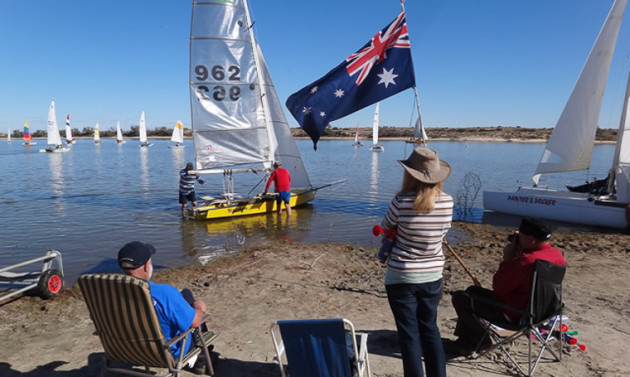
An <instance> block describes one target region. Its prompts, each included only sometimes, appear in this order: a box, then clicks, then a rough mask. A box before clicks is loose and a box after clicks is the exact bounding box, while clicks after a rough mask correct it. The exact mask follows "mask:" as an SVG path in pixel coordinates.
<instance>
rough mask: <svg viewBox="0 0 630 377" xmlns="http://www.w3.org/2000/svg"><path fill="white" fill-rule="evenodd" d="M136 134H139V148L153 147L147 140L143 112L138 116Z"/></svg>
mask: <svg viewBox="0 0 630 377" xmlns="http://www.w3.org/2000/svg"><path fill="white" fill-rule="evenodd" d="M138 132H139V134H140V147H150V146H152V145H153V144H152V143H149V140H148V139H147V120H146V117H145V114H144V111H143V112H142V114H140V127H139V128H138Z"/></svg>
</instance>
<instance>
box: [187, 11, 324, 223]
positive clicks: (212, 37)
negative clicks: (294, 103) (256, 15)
mask: <svg viewBox="0 0 630 377" xmlns="http://www.w3.org/2000/svg"><path fill="white" fill-rule="evenodd" d="M228 25H229V26H228ZM252 25H253V24H252V22H251V19H250V16H249V9H248V7H247V1H245V0H235V1H231V2H229V4H228V2H219V1H216V2H196V1H195V2H193V12H192V27H191V36H190V80H189V82H190V102H191V111H192V131H193V143H194V149H195V163H196V169H197V171H198V172H199V173H200V174H212V173H218V174H222V175H223V178H224V183H225V184H224V187H225V189H224V192H223V194H222V195H221V197H219V198H206V200H205V202H204V203H200V205H199V206H198V207H193V208H190V207H189V209H188V211H187V216H188V217H189V218H194V219H215V218H222V217H233V216H241V215H252V214H259V213H265V212H271V211H274V210H275V209H276V201H275V196H274V194H267V195H260V194H259V195H256V196H253V197H252V196H249V195H247V196H239V195H237V194H236V193H235V192H234V183H233V175H232V174H233V173H240V172H264V171H268V169H269V168H270V167H271V164H272V163H273V162H274V161H281V162H282V166H283V167H284V168H285V169H287V170H289V172H290V174H291V186H292V190H291V198H290V206H291V207H296V206H299V205H302V204H305V203H307V202H309V201H311V200H313V198H314V197H315V192H316V190H318V189H319V188H321V187H319V188H313V187H312V186H311V183H310V181H309V178H308V174H307V173H306V170H305V169H304V164H303V163H302V159H301V157H300V153H299V152H298V149H297V146H296V144H295V141H294V140H293V137H292V136H291V130H290V128H289V124H288V122H287V120H286V119H285V116H284V112H283V109H282V105H281V103H280V101H279V99H278V95H277V93H276V90H275V88H274V85H273V82H272V81H271V76H270V74H269V71H268V69H267V64H266V63H265V60H264V58H263V55H262V51H261V49H260V46H259V45H258V44H257V43H256V40H255V38H254V31H253V29H252ZM218 51H220V52H221V53H218ZM234 167H238V168H234ZM252 190H253V189H252ZM250 192H251V191H250Z"/></svg>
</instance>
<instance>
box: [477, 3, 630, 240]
mask: <svg viewBox="0 0 630 377" xmlns="http://www.w3.org/2000/svg"><path fill="white" fill-rule="evenodd" d="M626 2H627V0H615V2H614V3H613V5H612V8H611V10H610V12H609V13H608V16H607V17H606V21H605V22H604V25H603V26H602V29H601V31H600V32H599V35H598V37H597V39H596V41H595V44H594V45H593V48H592V50H591V52H590V54H589V56H588V59H587V60H586V63H585V64H584V67H583V68H582V72H581V73H580V76H579V77H578V80H577V82H576V84H575V87H574V88H573V91H572V92H571V95H570V96H569V99H568V101H567V104H566V105H565V107H564V110H563V111H562V114H561V115H560V118H559V119H558V123H557V124H556V127H555V128H554V130H553V132H552V134H551V137H550V138H549V140H548V142H547V145H546V146H545V150H544V152H543V155H542V157H541V160H540V162H539V164H538V167H537V169H536V171H535V174H534V176H533V180H534V187H520V188H519V189H518V190H516V191H515V192H496V191H485V192H484V193H483V203H484V207H485V208H486V209H488V210H493V211H497V212H503V213H509V214H515V215H521V216H534V217H540V218H546V219H549V220H556V221H565V222H571V223H578V224H585V225H593V226H602V227H611V228H626V227H628V225H629V224H628V220H629V219H630V139H628V137H627V136H628V134H627V132H628V131H630V121H629V120H628V118H627V116H628V106H629V97H630V76H629V78H628V85H627V88H626V95H625V102H624V106H623V109H622V114H621V121H620V124H619V132H618V133H617V145H616V148H615V154H614V158H613V161H612V168H611V170H610V174H609V177H610V180H609V182H608V190H607V191H608V192H607V193H602V192H600V191H599V190H598V191H596V192H576V191H560V190H551V189H548V188H541V187H538V183H539V179H540V176H541V174H546V173H557V172H567V171H577V170H586V169H588V168H589V166H590V161H591V155H592V152H593V143H594V139H595V131H596V130H597V122H598V119H599V113H600V109H601V105H602V98H603V95H604V89H605V87H606V81H607V78H608V71H609V69H610V63H611V60H612V55H613V52H614V50H615V45H616V42H617V36H618V34H619V28H620V26H621V20H622V18H623V14H624V11H625V7H626ZM578 191H579V190H578Z"/></svg>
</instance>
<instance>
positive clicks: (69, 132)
mask: <svg viewBox="0 0 630 377" xmlns="http://www.w3.org/2000/svg"><path fill="white" fill-rule="evenodd" d="M66 141H67V142H68V143H70V142H71V141H72V129H71V128H70V114H68V115H67V116H66Z"/></svg>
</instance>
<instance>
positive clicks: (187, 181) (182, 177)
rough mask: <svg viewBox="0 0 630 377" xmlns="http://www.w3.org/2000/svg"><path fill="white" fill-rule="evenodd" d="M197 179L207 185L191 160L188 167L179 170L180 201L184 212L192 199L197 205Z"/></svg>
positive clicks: (194, 205) (193, 203)
mask: <svg viewBox="0 0 630 377" xmlns="http://www.w3.org/2000/svg"><path fill="white" fill-rule="evenodd" d="M195 181H197V182H199V183H201V184H202V185H205V184H206V182H205V181H204V180H203V179H201V177H200V176H199V174H197V172H195V171H194V168H193V163H192V162H189V163H187V164H186V167H185V168H183V169H182V170H180V171H179V203H180V204H181V205H182V214H183V213H185V211H186V206H187V204H188V202H189V201H190V202H191V203H192V205H193V207H196V206H197V196H196V195H195Z"/></svg>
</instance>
